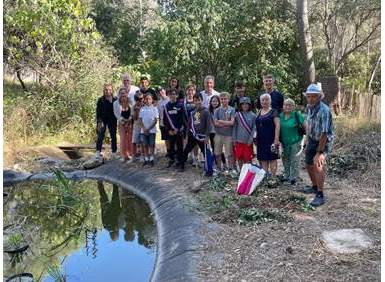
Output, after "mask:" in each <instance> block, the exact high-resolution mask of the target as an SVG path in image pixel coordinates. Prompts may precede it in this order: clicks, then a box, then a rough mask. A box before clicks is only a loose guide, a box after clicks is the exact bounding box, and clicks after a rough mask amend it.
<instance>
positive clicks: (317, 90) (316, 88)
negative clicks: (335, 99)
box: [303, 82, 324, 97]
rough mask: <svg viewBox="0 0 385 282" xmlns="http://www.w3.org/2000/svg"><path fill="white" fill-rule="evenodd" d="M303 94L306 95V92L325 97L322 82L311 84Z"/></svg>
mask: <svg viewBox="0 0 385 282" xmlns="http://www.w3.org/2000/svg"><path fill="white" fill-rule="evenodd" d="M303 94H304V95H305V96H306V94H319V95H321V96H322V97H323V95H324V93H323V91H322V84H321V83H320V82H318V83H312V84H310V85H309V86H308V88H307V89H306V92H304V93H303Z"/></svg>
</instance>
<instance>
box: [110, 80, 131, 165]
mask: <svg viewBox="0 0 385 282" xmlns="http://www.w3.org/2000/svg"><path fill="white" fill-rule="evenodd" d="M114 114H115V117H116V119H117V121H118V126H119V135H120V157H121V159H120V160H121V161H128V160H130V159H131V132H132V127H131V107H130V99H129V98H128V96H127V89H126V88H125V87H121V88H120V89H119V91H118V100H116V101H115V102H114Z"/></svg>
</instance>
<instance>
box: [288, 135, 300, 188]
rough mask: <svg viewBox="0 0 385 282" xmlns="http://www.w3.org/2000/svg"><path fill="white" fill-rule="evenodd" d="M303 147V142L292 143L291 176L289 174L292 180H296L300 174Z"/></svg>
mask: <svg viewBox="0 0 385 282" xmlns="http://www.w3.org/2000/svg"><path fill="white" fill-rule="evenodd" d="M301 147H302V144H301V142H298V143H295V144H293V145H292V149H291V154H290V176H289V179H290V181H296V180H297V178H298V175H299V162H300V158H301V155H300V152H301Z"/></svg>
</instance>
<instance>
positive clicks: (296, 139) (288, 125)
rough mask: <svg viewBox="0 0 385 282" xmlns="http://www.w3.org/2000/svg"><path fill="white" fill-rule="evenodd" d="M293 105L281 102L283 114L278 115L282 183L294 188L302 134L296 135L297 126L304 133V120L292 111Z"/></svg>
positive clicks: (292, 103)
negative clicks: (302, 129) (282, 168)
mask: <svg viewBox="0 0 385 282" xmlns="http://www.w3.org/2000/svg"><path fill="white" fill-rule="evenodd" d="M294 107H295V103H294V101H293V100H292V99H290V98H289V99H286V100H285V101H284V102H283V112H282V113H280V114H279V119H280V122H281V133H280V136H281V143H282V147H283V155H282V163H283V167H284V171H283V177H284V180H283V182H284V183H285V182H290V184H291V186H292V187H295V185H296V183H297V178H298V175H299V163H300V159H301V148H302V140H303V134H302V135H300V134H299V133H298V128H299V126H302V127H303V128H304V132H303V133H306V120H305V118H304V116H303V115H302V114H301V113H300V112H295V111H294Z"/></svg>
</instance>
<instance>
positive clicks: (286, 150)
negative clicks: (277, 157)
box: [282, 145, 291, 180]
mask: <svg viewBox="0 0 385 282" xmlns="http://www.w3.org/2000/svg"><path fill="white" fill-rule="evenodd" d="M290 154H291V146H290V145H284V146H283V156H282V164H283V177H284V178H285V179H286V180H290V179H289V178H290Z"/></svg>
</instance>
